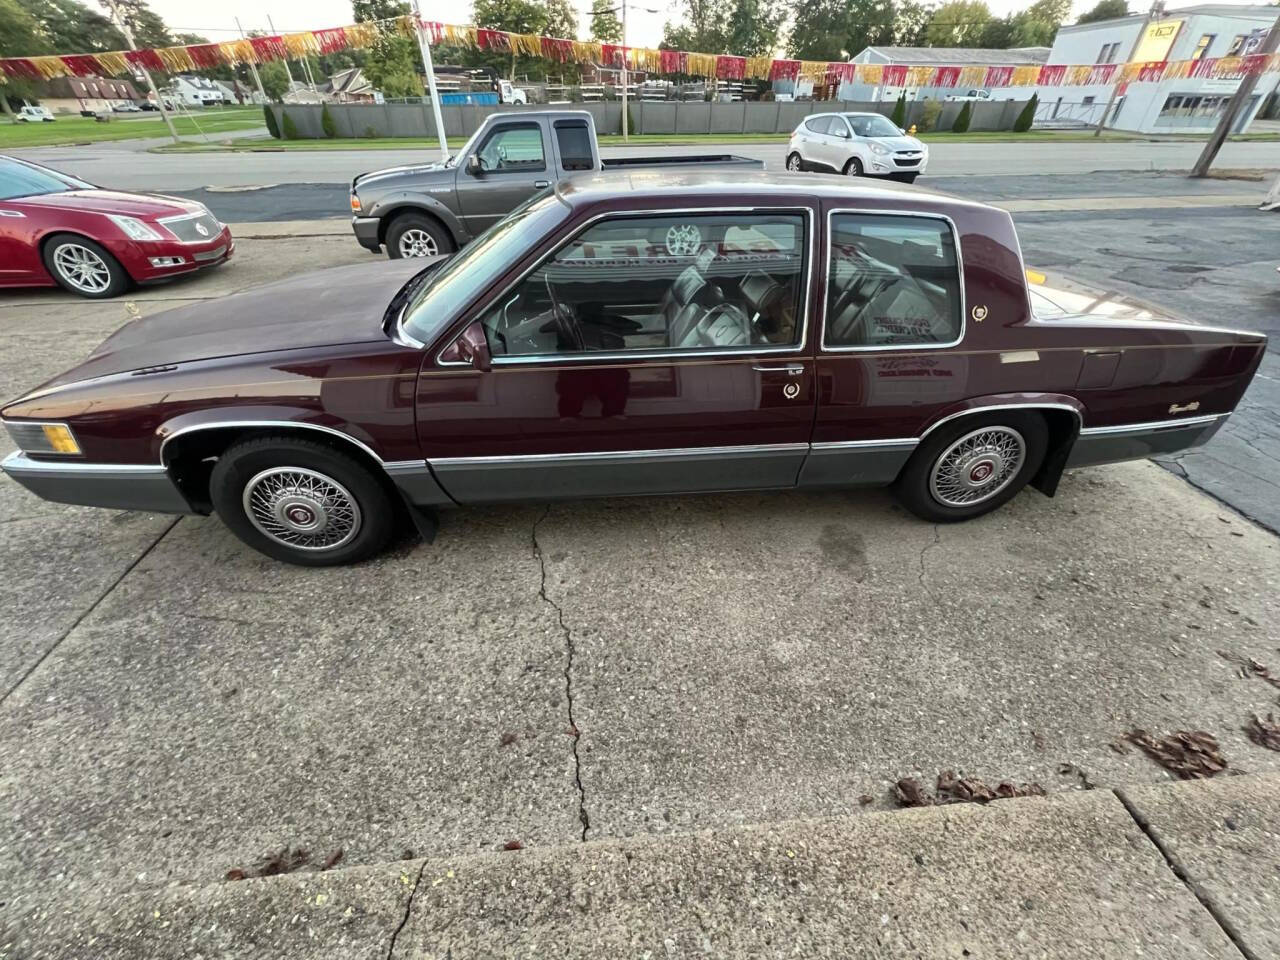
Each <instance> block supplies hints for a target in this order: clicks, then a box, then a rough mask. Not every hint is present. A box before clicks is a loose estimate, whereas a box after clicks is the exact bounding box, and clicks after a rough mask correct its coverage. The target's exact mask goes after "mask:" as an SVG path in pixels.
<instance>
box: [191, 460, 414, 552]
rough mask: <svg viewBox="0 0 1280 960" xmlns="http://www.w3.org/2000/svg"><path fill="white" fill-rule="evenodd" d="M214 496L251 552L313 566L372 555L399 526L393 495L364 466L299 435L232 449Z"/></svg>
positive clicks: (217, 474) (214, 482)
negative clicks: (395, 526)
mask: <svg viewBox="0 0 1280 960" xmlns="http://www.w3.org/2000/svg"><path fill="white" fill-rule="evenodd" d="M209 497H210V500H211V501H212V502H213V506H214V508H215V509H216V510H217V512H218V516H219V517H221V518H222V521H223V523H225V524H226V525H227V526H228V527H229V528H230V529H231V532H232V533H234V534H235V535H236V536H237V537H239V538H240V539H241V540H243V541H244V542H245V543H247V544H248V545H249V546H251V547H253V548H254V549H255V550H258V551H260V552H261V553H265V554H266V555H267V556H269V557H274V558H275V559H277V560H284V561H286V562H288V563H296V564H300V565H302V566H308V567H328V566H336V565H338V564H344V563H355V562H357V561H360V560H364V559H366V558H368V557H371V556H373V555H374V554H375V553H377V552H378V551H379V550H381V549H382V548H383V547H384V546H386V544H387V541H388V540H389V539H390V538H391V533H392V530H393V527H394V522H393V521H394V514H395V510H394V506H393V503H392V500H391V496H390V495H389V493H388V492H387V489H386V487H385V486H384V485H383V484H382V483H381V482H379V479H378V478H377V477H376V476H374V474H373V473H372V472H371V471H370V470H369V469H368V468H367V467H365V466H364V464H362V463H360V462H359V461H357V460H356V459H354V458H353V457H350V456H348V455H346V454H345V453H342V452H340V451H338V450H334V449H331V448H330V447H327V446H325V445H323V444H319V443H314V442H312V441H310V440H299V439H296V438H294V437H283V436H278V437H262V438H259V439H255V440H247V441H244V442H242V443H237V444H235V445H234V446H232V447H231V448H230V449H228V450H227V451H226V452H225V453H223V454H222V456H220V457H219V458H218V462H217V463H216V464H215V465H214V468H213V473H212V475H211V476H210V478H209Z"/></svg>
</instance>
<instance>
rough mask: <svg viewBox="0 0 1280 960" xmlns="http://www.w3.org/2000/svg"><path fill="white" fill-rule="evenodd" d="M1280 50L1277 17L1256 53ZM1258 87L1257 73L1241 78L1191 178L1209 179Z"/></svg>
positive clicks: (1279, 27)
mask: <svg viewBox="0 0 1280 960" xmlns="http://www.w3.org/2000/svg"><path fill="white" fill-rule="evenodd" d="M1277 49H1280V17H1276V22H1275V23H1274V24H1272V25H1271V32H1270V33H1268V34H1267V36H1266V39H1265V40H1263V41H1262V46H1261V47H1259V48H1258V49H1257V50H1255V51H1253V52H1254V53H1275V52H1276V50H1277ZM1257 85H1258V75H1257V74H1256V73H1248V74H1245V75H1244V76H1243V77H1241V78H1240V86H1238V87H1236V92H1235V96H1233V97H1232V98H1231V99H1230V100H1229V101H1228V102H1227V109H1226V110H1224V111H1223V113H1222V119H1221V120H1219V121H1218V126H1217V128H1216V129H1215V130H1214V131H1213V135H1212V136H1210V137H1209V142H1208V143H1206V144H1205V145H1204V150H1202V151H1201V152H1200V157H1199V158H1198V159H1197V160H1196V165H1195V166H1194V167H1192V168H1191V176H1193V177H1207V176H1208V175H1209V168H1210V167H1211V166H1213V158H1214V157H1216V156H1217V155H1218V151H1219V150H1221V149H1222V145H1223V143H1225V142H1226V139H1227V136H1228V134H1230V133H1231V128H1232V127H1234V126H1235V123H1236V118H1237V117H1238V116H1239V115H1240V111H1241V110H1242V109H1243V108H1244V105H1245V103H1247V102H1248V100H1249V96H1250V94H1252V93H1253V88H1254V87H1256V86H1257Z"/></svg>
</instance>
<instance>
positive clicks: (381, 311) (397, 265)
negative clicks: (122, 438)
mask: <svg viewBox="0 0 1280 960" xmlns="http://www.w3.org/2000/svg"><path fill="white" fill-rule="evenodd" d="M434 259H436V258H432V259H426V258H416V259H409V260H384V261H379V262H377V263H362V264H352V265H351V266H346V267H334V268H332V269H329V270H321V271H318V272H316V273H309V274H303V275H302V276H298V277H292V278H290V279H288V280H281V281H278V282H276V283H270V284H266V285H265V286H261V287H255V288H254V289H252V290H247V291H245V292H244V293H236V294H232V295H231V296H228V297H219V298H218V299H216V300H206V301H203V302H201V303H194V304H191V305H189V306H184V307H178V308H176V309H173V310H165V311H163V312H161V313H157V314H156V315H155V316H151V317H146V318H143V319H140V320H134V321H132V322H130V323H127V324H125V325H124V326H123V327H121V328H120V329H119V330H117V331H116V332H115V333H113V334H112V335H111V336H110V337H108V338H107V339H106V340H104V341H103V342H102V344H101V345H100V346H99V347H98V348H97V349H96V350H94V351H93V353H91V354H90V355H89V359H88V360H86V361H85V362H84V363H82V364H81V365H80V366H78V367H76V368H75V369H73V370H68V371H67V372H66V373H64V374H62V375H61V376H59V377H56V378H55V379H53V380H51V381H49V382H48V383H46V384H44V385H43V386H42V387H40V388H39V389H38V390H37V391H35V392H36V393H39V392H42V391H44V390H46V389H48V388H50V387H56V386H61V385H64V384H68V383H75V382H77V381H81V380H88V379H90V378H93V377H105V376H110V375H112V374H118V373H129V372H131V371H134V370H141V369H144V368H148V367H161V366H169V365H172V364H180V363H189V362H193V361H197V360H212V359H216V358H219V357H233V356H248V355H251V354H261V353H270V352H274V351H280V350H304V349H308V348H314V347H323V346H333V345H339V344H355V343H368V342H372V341H380V340H385V339H386V333H385V332H384V331H383V325H382V321H383V317H384V316H385V314H386V310H387V305H388V304H389V303H390V302H391V299H392V298H393V297H394V296H395V295H396V292H397V291H398V290H399V289H400V288H401V287H403V286H404V284H405V282H406V281H407V280H409V279H410V278H411V277H413V276H414V275H415V274H417V273H419V272H420V271H422V270H424V269H426V268H427V267H429V266H430V265H431V264H432V263H433V262H434Z"/></svg>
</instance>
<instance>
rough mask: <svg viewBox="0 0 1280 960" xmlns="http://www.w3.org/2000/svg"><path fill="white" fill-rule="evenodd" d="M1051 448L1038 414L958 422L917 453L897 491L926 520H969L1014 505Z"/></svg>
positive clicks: (938, 432)
mask: <svg viewBox="0 0 1280 960" xmlns="http://www.w3.org/2000/svg"><path fill="white" fill-rule="evenodd" d="M1047 445H1048V430H1047V427H1046V426H1045V421H1044V418H1043V417H1042V416H1041V415H1040V414H1038V413H1035V412H1033V411H1027V412H1023V411H1019V410H1000V411H996V412H993V413H987V414H982V413H979V414H974V415H973V416H967V417H958V418H957V419H956V420H954V421H952V422H951V423H949V424H946V425H944V426H942V427H940V428H939V429H938V430H936V431H934V432H933V433H932V434H930V435H929V437H928V438H927V439H926V440H925V441H924V442H923V443H922V444H921V445H920V446H919V447H918V448H917V449H916V452H915V453H914V454H913V455H912V457H911V459H910V460H909V461H908V462H907V465H906V466H905V467H904V468H903V470H902V473H901V474H900V475H899V477H898V479H897V481H896V483H895V484H894V492H895V493H896V494H897V495H898V499H899V500H900V501H901V502H902V505H903V506H905V507H906V508H907V509H908V510H910V511H911V512H912V513H914V514H915V515H916V516H918V517H921V518H922V519H925V520H931V521H933V522H935V523H953V522H955V521H957V520H969V519H971V518H973V517H978V516H981V515H982V514H984V513H989V512H990V511H992V510H995V509H996V508H997V507H999V506H1002V505H1003V504H1005V503H1007V502H1009V501H1010V500H1012V499H1013V497H1014V496H1015V495H1016V494H1017V493H1018V491H1019V490H1021V489H1022V488H1023V487H1024V486H1026V484H1027V482H1028V481H1029V480H1030V479H1031V478H1032V477H1033V476H1034V475H1035V472H1036V471H1037V470H1038V469H1040V463H1041V461H1043V460H1044V454H1045V449H1046V447H1047Z"/></svg>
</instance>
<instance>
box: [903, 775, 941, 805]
mask: <svg viewBox="0 0 1280 960" xmlns="http://www.w3.org/2000/svg"><path fill="white" fill-rule="evenodd" d="M893 793H894V796H895V797H896V798H897V800H898V805H899V806H903V807H928V806H931V805H932V804H933V797H931V796H929V795H928V794H927V793H925V792H924V787H923V786H921V785H920V781H919V780H917V779H916V778H915V777H903V778H902V779H901V780H899V781H898V782H897V783H895V784H894V785H893Z"/></svg>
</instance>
